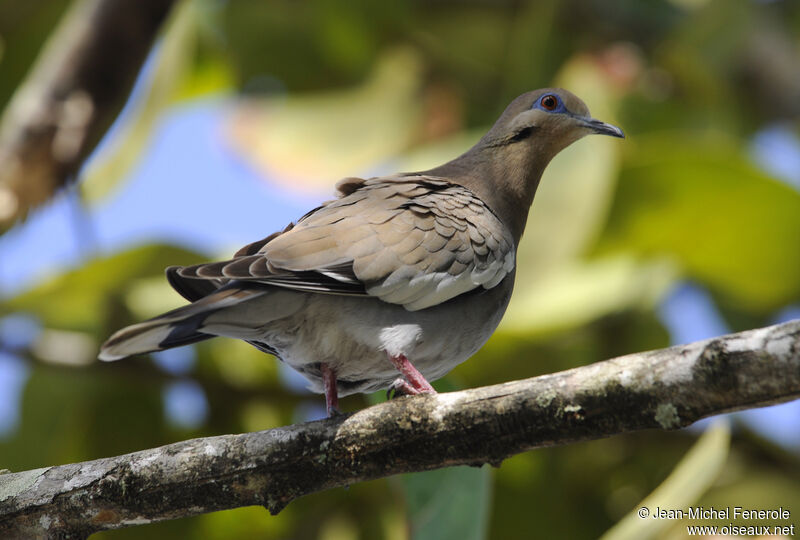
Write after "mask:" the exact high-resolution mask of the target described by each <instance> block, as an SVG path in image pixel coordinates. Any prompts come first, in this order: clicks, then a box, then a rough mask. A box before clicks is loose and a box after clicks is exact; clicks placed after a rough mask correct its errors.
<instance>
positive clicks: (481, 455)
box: [0, 320, 800, 538]
mask: <svg viewBox="0 0 800 540" xmlns="http://www.w3.org/2000/svg"><path fill="white" fill-rule="evenodd" d="M797 398H800V320H797V321H792V322H788V323H784V324H780V325H776V326H771V327H767V328H762V329H757V330H751V331H747V332H742V333H738V334H731V335H727V336H722V337H720V338H716V339H712V340H708V341H702V342H697V343H693V344H690V345H685V346H677V347H671V348H668V349H662V350H658V351H652V352H646V353H641V354H632V355H629V356H624V357H620V358H615V359H612V360H607V361H605V362H600V363H597V364H593V365H590V366H585V367H580V368H576V369H571V370H569V371H563V372H560V373H554V374H551V375H545V376H541V377H536V378H532V379H527V380H521V381H514V382H509V383H505V384H499V385H495V386H488V387H483V388H476V389H473V390H466V391H462V392H453V393H448V394H439V395H429V396H416V397H410V398H401V399H397V400H394V401H390V402H387V403H382V404H380V405H376V406H373V407H370V408H368V409H365V410H362V411H359V412H356V413H354V414H350V415H342V416H339V417H336V418H332V419H327V420H323V421H317V422H309V423H306V424H300V425H294V426H289V427H283V428H276V429H271V430H268V431H262V432H258V433H246V434H241V435H224V436H218V437H208V438H202V439H194V440H190V441H185V442H180V443H176V444H170V445H167V446H163V447H161V448H154V449H150V450H144V451H141V452H135V453H132V454H127V455H124V456H118V457H112V458H106V459H98V460H94V461H88V462H84V463H76V464H71V465H62V466H57V467H45V468H42V469H36V470H31V471H25V472H19V473H7V474H5V475H2V476H0V537H3V538H15V537H32V536H36V537H48V538H85V537H86V536H88V535H89V534H90V533H92V532H94V531H98V530H102V529H111V528H119V527H127V526H131V525H137V524H143V523H149V522H152V521H158V520H166V519H173V518H178V517H184V516H189V515H195V514H200V513H204V512H210V511H214V510H221V509H225V508H235V507H239V506H245V505H263V506H265V507H266V508H267V509H269V511H270V512H272V513H277V512H279V511H280V510H281V509H282V508H283V507H284V506H286V505H287V504H288V503H289V502H291V501H292V500H293V499H295V498H297V497H300V496H302V495H305V494H308V493H312V492H316V491H321V490H325V489H330V488H333V487H337V486H346V485H349V484H353V483H356V482H361V481H364V480H370V479H374V478H380V477H385V476H389V475H392V474H398V473H404V472H412V471H424V470H429V469H435V468H439V467H446V466H450V465H461V464H468V465H481V464H483V463H491V464H493V465H499V464H500V462H501V461H502V460H503V459H505V458H507V457H509V456H512V455H514V454H517V453H519V452H524V451H526V450H530V449H533V448H537V447H542V446H553V445H561V444H568V443H572V442H576V441H583V440H589V439H597V438H601V437H607V436H610V435H614V434H618V433H625V432H630V431H636V430H642V429H676V428H680V427H683V426H687V425H689V424H691V423H692V422H694V421H696V420H698V419H700V418H703V417H706V416H709V415H713V414H719V413H722V412H727V411H733V410H737V409H744V408H749V407H760V406H765V405H771V404H774V403H780V402H783V401H788V400H792V399H797Z"/></svg>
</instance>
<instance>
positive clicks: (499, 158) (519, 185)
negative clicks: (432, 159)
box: [427, 138, 550, 244]
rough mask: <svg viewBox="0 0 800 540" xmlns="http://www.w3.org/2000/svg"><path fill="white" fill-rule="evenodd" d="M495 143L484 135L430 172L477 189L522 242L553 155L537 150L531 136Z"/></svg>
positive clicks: (481, 197) (474, 191) (479, 194)
mask: <svg viewBox="0 0 800 540" xmlns="http://www.w3.org/2000/svg"><path fill="white" fill-rule="evenodd" d="M491 143H492V141H491V140H490V141H486V140H485V138H484V139H481V141H480V142H478V144H476V145H475V146H474V147H472V148H471V149H470V150H469V151H468V152H466V153H465V154H463V155H461V156H459V157H458V158H456V159H454V160H453V161H450V162H449V163H445V164H444V165H441V166H439V167H436V168H435V169H431V170H430V171H427V172H428V174H432V175H436V176H443V177H446V178H447V179H449V180H450V181H452V182H453V183H456V184H460V185H463V186H464V187H466V188H467V189H469V190H470V191H472V192H473V193H475V194H476V195H477V196H478V197H479V198H480V199H481V200H482V201H483V202H485V203H486V204H487V205H488V206H489V208H491V209H492V210H493V211H494V213H495V214H496V215H497V216H498V217H499V218H500V220H501V221H503V223H505V224H506V226H507V227H508V228H509V230H510V231H511V233H512V234H513V236H514V241H515V242H516V243H517V244H519V240H520V238H521V237H522V233H523V231H524V230H525V223H526V222H527V220H528V212H529V210H530V207H531V204H532V203H533V197H534V195H535V194H536V188H537V187H538V186H539V180H540V179H541V177H542V172H543V171H544V168H545V167H546V166H547V164H548V163H549V162H550V156H548V155H547V153H546V152H536V151H534V149H533V148H531V141H527V140H523V141H519V142H510V143H507V144H491Z"/></svg>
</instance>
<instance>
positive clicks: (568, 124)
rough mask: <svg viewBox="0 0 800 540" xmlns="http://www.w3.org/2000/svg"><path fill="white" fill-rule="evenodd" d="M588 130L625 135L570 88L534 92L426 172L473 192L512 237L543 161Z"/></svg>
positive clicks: (517, 231)
mask: <svg viewBox="0 0 800 540" xmlns="http://www.w3.org/2000/svg"><path fill="white" fill-rule="evenodd" d="M591 134H600V135H611V136H612V137H620V138H624V137H625V135H624V134H623V133H622V130H621V129H620V128H618V127H616V126H612V125H611V124H607V123H605V122H601V121H600V120H595V119H594V118H592V117H591V115H590V114H589V109H588V107H586V104H585V103H584V102H583V101H581V100H580V99H579V98H578V97H577V96H575V95H574V94H572V93H571V92H568V91H566V90H563V89H561V88H543V89H541V90H534V91H532V92H527V93H525V94H522V95H521V96H519V97H518V98H517V99H515V100H514V101H512V102H511V104H510V105H509V106H508V107H506V110H505V111H503V114H502V115H500V118H499V119H498V120H497V122H495V124H494V126H492V128H491V129H490V130H489V132H488V133H487V134H486V135H484V136H483V138H481V140H480V141H478V143H477V144H476V145H475V146H473V147H472V148H471V149H470V150H469V151H467V152H466V153H465V154H463V155H461V156H459V157H458V158H456V159H454V160H452V161H450V162H448V163H446V164H444V165H442V166H440V167H437V168H435V169H431V170H430V171H428V172H429V173H430V174H433V175H438V176H443V177H446V178H448V179H450V180H451V181H453V182H456V183H459V184H461V185H464V186H466V187H468V188H469V189H471V190H472V191H473V192H475V193H476V194H477V195H478V196H479V197H481V198H482V199H483V200H484V201H486V202H487V204H488V205H489V207H490V208H492V209H493V210H494V211H495V213H496V214H497V215H499V216H502V218H501V219H503V220H504V221H506V222H507V223H508V226H509V228H510V229H511V231H512V233H513V235H514V237H515V239H516V240H517V241H518V240H519V238H520V236H521V235H522V231H523V230H524V228H525V221H526V220H527V217H528V209H529V208H530V205H531V203H532V202H533V197H534V195H535V193H536V188H537V187H538V185H539V180H540V178H541V176H542V172H543V171H544V169H545V167H546V166H547V164H548V163H549V162H550V160H551V159H552V158H553V157H554V156H555V155H556V154H558V153H559V152H560V151H561V150H563V149H564V148H566V147H567V146H569V145H570V144H572V143H574V142H575V141H577V140H578V139H580V138H582V137H584V136H586V135H591Z"/></svg>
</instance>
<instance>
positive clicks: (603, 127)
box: [581, 118, 625, 139]
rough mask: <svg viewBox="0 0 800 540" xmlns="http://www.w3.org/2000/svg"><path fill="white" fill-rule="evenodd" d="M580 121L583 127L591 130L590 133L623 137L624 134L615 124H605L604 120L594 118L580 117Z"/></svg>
mask: <svg viewBox="0 0 800 540" xmlns="http://www.w3.org/2000/svg"><path fill="white" fill-rule="evenodd" d="M581 121H582V122H583V125H584V126H585V127H587V128H589V129H590V130H592V133H597V134H599V135H611V136H612V137H619V138H620V139H624V138H625V134H624V133H623V132H622V130H621V129H619V128H618V127H617V126H613V125H611V124H606V123H605V122H601V121H600V120H595V119H594V118H581Z"/></svg>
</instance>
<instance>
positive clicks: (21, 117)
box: [0, 0, 174, 231]
mask: <svg viewBox="0 0 800 540" xmlns="http://www.w3.org/2000/svg"><path fill="white" fill-rule="evenodd" d="M173 3H174V0H78V1H77V2H75V5H74V6H72V9H71V10H70V11H69V12H68V13H67V16H65V19H64V20H63V21H62V22H61V23H60V24H59V27H58V29H57V30H56V32H55V34H54V35H53V36H52V37H51V38H50V39H49V40H48V42H47V45H46V46H45V48H44V50H43V51H42V53H41V54H40V55H39V58H38V60H37V63H36V65H35V67H34V68H33V69H32V71H31V73H30V75H28V77H27V79H26V81H25V83H24V84H23V85H22V86H20V87H19V89H17V92H16V93H15V94H14V96H13V97H12V99H11V101H10V102H9V104H8V107H7V108H6V110H5V111H4V113H3V118H2V123H0V231H2V230H4V229H6V228H8V227H9V226H10V225H12V224H13V223H14V222H15V221H16V220H17V219H18V218H20V217H22V216H24V215H25V213H26V212H27V211H28V209H30V208H31V207H33V206H35V205H38V204H41V203H42V202H44V201H46V200H47V199H49V198H50V197H51V196H52V195H53V193H55V191H56V190H57V189H58V188H59V187H61V186H63V185H64V184H65V183H66V182H67V181H68V180H69V179H70V178H71V177H73V176H74V174H75V172H76V171H77V170H78V168H79V167H80V165H81V164H82V163H83V160H84V159H85V158H86V156H88V155H89V153H90V152H91V151H92V150H93V149H94V147H95V145H96V144H97V142H98V141H99V140H100V138H101V137H102V135H103V134H104V133H105V132H106V130H107V129H108V127H109V126H110V125H111V123H112V122H113V120H114V118H116V116H117V114H118V113H119V111H120V110H121V108H122V106H123V104H124V103H125V99H126V98H127V96H128V94H129V92H130V90H131V87H132V86H133V82H134V80H135V79H136V75H137V74H138V73H139V70H140V68H141V66H142V64H143V63H144V60H145V58H146V57H147V54H148V52H149V50H150V48H151V46H152V44H153V41H154V39H155V37H156V35H157V34H158V30H159V28H160V27H161V24H162V22H163V21H164V19H165V18H166V16H167V14H168V13H169V10H170V8H171V6H172V4H173Z"/></svg>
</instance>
